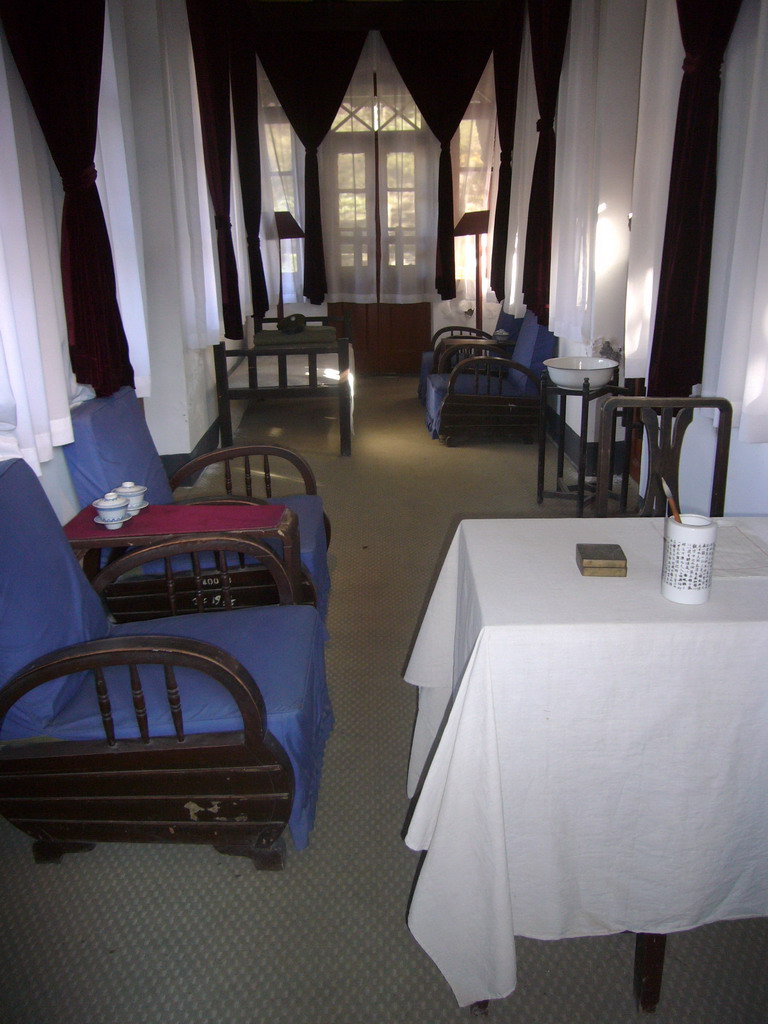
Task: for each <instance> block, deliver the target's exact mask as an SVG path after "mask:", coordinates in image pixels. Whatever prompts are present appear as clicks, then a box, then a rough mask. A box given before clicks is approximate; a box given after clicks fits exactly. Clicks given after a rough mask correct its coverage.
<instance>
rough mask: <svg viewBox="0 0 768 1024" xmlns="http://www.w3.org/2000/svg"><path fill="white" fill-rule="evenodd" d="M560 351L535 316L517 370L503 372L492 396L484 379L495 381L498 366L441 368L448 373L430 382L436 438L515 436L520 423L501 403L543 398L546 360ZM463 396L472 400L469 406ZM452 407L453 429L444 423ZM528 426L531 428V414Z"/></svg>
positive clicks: (429, 416) (518, 345)
mask: <svg viewBox="0 0 768 1024" xmlns="http://www.w3.org/2000/svg"><path fill="white" fill-rule="evenodd" d="M497 348H499V352H496V353H492V352H490V351H489V352H488V353H487V354H488V355H489V356H494V355H498V354H500V353H501V352H503V350H502V349H501V347H500V346H497ZM556 348H557V338H556V337H555V335H554V334H552V332H551V331H550V330H549V329H548V328H547V327H545V326H544V325H540V324H539V323H538V321H537V319H536V316H535V314H534V313H532V312H531V311H530V310H529V311H528V312H527V313H526V315H525V317H524V318H523V320H522V323H521V326H520V330H519V332H518V336H517V340H516V342H515V346H514V355H513V356H512V358H513V359H514V363H515V365H514V366H508V367H506V368H504V369H502V370H500V377H499V384H498V386H495V385H494V386H491V387H490V390H489V388H488V387H486V388H478V384H477V381H478V379H479V377H482V376H487V375H488V373H489V372H490V376H491V377H492V378H493V377H494V373H493V367H492V366H486V368H485V370H481V368H480V364H479V363H478V362H477V361H473V362H471V363H464V364H463V365H461V364H460V365H461V369H460V370H457V369H456V368H455V367H448V366H444V365H442V364H441V365H440V366H439V367H438V370H440V371H443V372H438V373H432V374H430V375H429V376H428V377H427V380H426V399H425V421H426V425H427V429H428V430H429V432H430V435H431V436H432V437H433V438H443V439H445V438H447V437H451V438H452V439H453V441H454V442H455V439H456V438H457V437H458V436H461V435H464V436H468V435H470V434H478V433H480V434H482V435H483V436H486V437H493V436H495V435H502V434H504V435H506V434H509V433H510V431H511V430H512V429H513V428H514V427H515V421H516V420H518V419H519V417H518V415H517V412H516V411H515V409H514V408H513V407H512V406H511V405H510V406H509V408H510V410H511V416H510V417H505V416H504V415H503V410H504V403H500V402H498V401H497V399H498V397H499V396H506V397H512V398H517V399H522V398H526V399H528V398H531V399H532V398H535V397H537V396H538V395H539V394H540V381H541V376H542V374H543V373H544V360H545V359H549V358H550V356H552V355H554V353H555V351H556ZM446 355H448V353H446ZM478 355H480V353H479V352H478ZM496 369H497V370H498V369H499V368H498V367H497V368H496ZM461 374H463V377H462V376H461ZM496 376H499V375H498V374H496ZM461 396H468V397H467V400H464V399H463V398H461ZM446 402H447V403H448V410H449V411H448V416H449V422H448V424H447V426H446V424H445V423H444V422H443V417H444V415H445V412H446ZM526 404H527V403H526ZM453 406H455V409H454V410H453V411H456V412H457V413H459V415H458V418H457V417H456V416H453V415H452V411H451V407H453ZM484 406H485V407H486V408H484ZM491 408H493V413H492V414H490V409H491ZM526 424H527V426H530V424H529V423H528V413H526ZM459 428H461V429H459Z"/></svg>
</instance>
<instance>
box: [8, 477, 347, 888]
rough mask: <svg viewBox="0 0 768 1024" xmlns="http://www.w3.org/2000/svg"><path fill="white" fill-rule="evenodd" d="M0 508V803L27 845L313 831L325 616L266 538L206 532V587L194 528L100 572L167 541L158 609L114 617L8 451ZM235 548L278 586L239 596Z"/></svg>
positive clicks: (304, 838)
mask: <svg viewBox="0 0 768 1024" xmlns="http://www.w3.org/2000/svg"><path fill="white" fill-rule="evenodd" d="M0 521H2V523H3V524H5V525H4V528H3V530H2V531H0V813H2V814H3V815H4V816H5V817H6V818H7V819H8V820H9V821H11V822H12V823H13V824H15V825H16V826H17V827H18V828H20V829H22V830H23V831H25V832H27V833H28V834H29V835H31V836H32V837H33V838H34V839H35V845H34V853H35V856H36V858H37V859H41V860H50V859H54V860H56V859H58V858H60V857H61V855H62V854H63V853H66V852H69V851H74V850H79V849H85V848H88V847H89V846H90V845H91V844H93V843H96V842H168V843H174V842H182V843H202V844H208V845H212V846H213V847H214V848H215V849H217V850H220V851H221V852H224V853H232V854H240V855H244V856H248V857H249V858H251V860H252V861H253V862H254V864H255V865H256V866H257V867H260V868H272V869H274V868H279V867H281V866H282V864H283V862H284V857H285V846H284V842H283V839H282V835H283V833H284V831H285V829H286V826H287V827H288V828H289V829H290V832H291V835H292V838H293V843H294V846H295V847H296V848H297V849H302V848H303V847H304V846H306V845H307V843H308V841H309V834H310V831H311V828H312V825H313V822H314V815H315V806H316V801H317V794H318V789H319V784H320V776H321V771H322V758H323V750H324V746H325V743H326V740H327V738H328V736H329V734H330V731H331V728H332V725H333V713H332V709H331V704H330V698H329V695H328V690H327V686H326V680H325V665H324V644H325V638H326V633H325V628H324V626H323V624H322V621H321V619H320V616H319V614H318V612H317V610H316V609H315V608H314V607H311V606H308V605H296V604H292V603H290V602H291V601H292V600H293V599H294V597H295V594H294V593H293V592H292V591H291V581H290V578H289V577H288V576H287V575H286V574H285V573H284V570H283V568H282V563H281V561H280V559H279V558H277V557H276V556H275V555H274V552H272V551H271V549H269V548H268V547H265V546H264V545H262V544H260V543H257V542H252V541H241V540H238V539H234V538H232V537H215V538H212V537H211V536H210V535H207V536H206V538H205V540H204V541H203V542H202V544H203V546H204V547H205V550H206V551H207V552H209V551H211V550H218V554H219V557H220V559H221V561H220V573H219V576H220V581H219V590H218V593H219V595H220V600H216V601H213V602H211V601H210V600H209V598H210V591H207V590H206V588H205V587H204V586H203V585H202V583H201V576H202V573H201V572H199V571H196V568H195V559H196V557H197V551H196V547H197V543H198V542H196V541H185V542H183V543H182V542H176V541H165V542H162V543H160V544H158V545H155V546H152V547H151V548H146V549H143V550H142V551H140V552H136V553H135V554H133V555H131V556H130V558H131V559H133V560H134V561H133V562H132V563H131V564H130V565H129V564H128V563H127V561H126V563H123V564H122V566H121V567H120V569H119V570H118V568H117V563H115V564H114V565H112V566H110V567H109V568H108V569H107V570H105V572H104V574H103V576H102V577H101V578H100V579H99V581H98V588H99V590H100V592H101V593H102V594H104V595H106V596H108V594H109V589H110V587H111V586H112V585H113V584H114V583H115V582H116V577H117V574H118V572H123V571H125V572H128V571H131V570H132V569H135V568H136V567H137V566H138V565H139V564H140V562H141V559H144V558H147V559H154V560H158V559H160V560H162V561H163V563H164V564H165V566H166V573H165V576H166V578H165V581H164V584H165V589H166V593H165V595H164V597H163V601H164V602H165V603H164V604H161V605H159V606H158V607H156V608H155V609H154V610H155V611H156V612H157V613H158V614H160V615H162V616H164V617H154V618H151V619H146V618H142V617H141V616H139V618H140V621H122V622H119V623H115V622H113V621H111V620H110V618H109V617H108V616H107V613H106V611H105V608H104V607H103V605H102V603H101V600H100V597H99V594H97V592H96V590H95V589H94V588H93V587H92V586H91V584H90V583H89V582H88V580H87V579H86V577H85V575H84V574H83V572H82V569H81V567H80V565H79V563H78V562H77V560H76V558H75V556H74V554H73V552H72V549H71V548H70V546H69V544H68V543H67V540H66V538H65V536H64V533H63V531H62V529H61V527H60V525H59V523H58V521H57V519H56V516H55V514H54V512H53V509H52V508H51V506H50V503H49V502H48V499H47V497H46V495H45V493H44V491H43V490H42V487H41V486H40V483H39V482H38V480H37V478H36V477H35V475H34V473H33V472H32V471H31V469H29V467H28V466H27V465H26V463H24V462H22V461H21V460H18V459H17V460H11V461H8V462H5V463H0ZM10 524H13V526H12V527H10ZM233 553H237V554H240V553H243V554H247V555H248V556H250V557H254V558H258V560H259V562H260V564H261V565H263V566H266V567H267V568H268V569H270V571H274V573H275V585H276V587H277V590H278V593H279V600H280V601H281V602H282V603H280V604H275V605H270V606H264V607H248V608H237V607H234V608H233V607H232V605H233V604H235V605H236V603H237V596H236V595H237V587H238V585H239V581H238V580H237V578H236V577H237V570H236V569H235V570H234V571H232V570H230V568H229V564H228V558H229V556H231V555H232V554H233ZM188 562H190V563H191V566H192V568H191V569H190V568H189V565H188ZM117 581H118V582H119V580H117ZM219 610H221V613H220V614H219ZM208 612H215V614H209V613H208Z"/></svg>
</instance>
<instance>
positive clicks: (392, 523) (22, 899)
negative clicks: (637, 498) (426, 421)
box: [0, 377, 768, 1024]
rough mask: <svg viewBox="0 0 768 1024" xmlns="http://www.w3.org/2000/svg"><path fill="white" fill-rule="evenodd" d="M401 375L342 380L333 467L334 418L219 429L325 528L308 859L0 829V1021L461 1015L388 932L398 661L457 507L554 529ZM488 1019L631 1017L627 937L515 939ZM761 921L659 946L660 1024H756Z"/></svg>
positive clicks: (318, 1023) (502, 1023) (429, 1022)
mask: <svg viewBox="0 0 768 1024" xmlns="http://www.w3.org/2000/svg"><path fill="white" fill-rule="evenodd" d="M415 392H416V382H415V379H411V378H386V377H385V378H377V379H369V380H363V381H361V382H359V384H358V393H357V397H356V416H355V427H356V433H355V437H354V441H353V455H352V457H351V458H349V459H342V458H340V457H339V455H338V432H337V425H336V420H335V415H334V409H333V407H332V405H331V404H330V403H329V404H327V405H326V403H324V402H322V401H319V402H308V403H306V404H305V405H304V406H302V405H300V404H299V405H297V404H296V403H274V404H271V403H270V404H268V403H262V404H259V405H255V406H252V407H251V408H250V409H249V411H248V412H247V414H246V416H245V418H244V420H243V423H242V424H241V428H240V431H239V435H238V439H239V440H243V441H247V440H249V439H253V440H256V439H267V438H270V439H274V440H275V441H277V442H278V443H284V444H287V445H290V446H291V447H294V448H297V449H299V450H300V451H302V452H304V454H305V455H306V456H307V457H308V458H309V460H310V462H311V464H312V465H313V468H314V469H315V472H316V474H317V477H318V481H319V485H320V490H321V493H322V495H323V498H324V500H325V505H326V508H327V510H328V514H329V516H330V518H331V521H332V524H333V539H332V544H331V570H332V584H333V590H332V594H331V608H330V613H329V628H330V633H331V640H330V642H329V644H328V648H327V658H328V673H329V683H330V686H331V689H332V696H333V700H334V704H335V710H336V716H337V725H336V729H335V731H334V734H333V736H332V737H331V741H330V744H329V747H328V750H327V756H326V765H325V772H324V778H323V787H322V793H321V800H320V806H319V812H318V821H317V825H316V828H315V831H314V833H313V836H312V840H311V843H310V846H309V848H308V849H307V850H306V851H304V852H303V853H301V854H297V853H295V851H290V853H289V859H288V864H287V867H286V870H285V871H284V872H283V873H281V874H269V873H257V872H255V871H254V870H253V868H252V867H251V865H250V863H249V862H248V861H246V860H241V859H239V858H232V857H224V856H221V855H219V854H216V853H215V852H213V851H212V850H208V849H204V848H194V847H187V848H183V847H178V848H173V847H166V846H127V845H126V846H123V845H109V844H104V845H102V846H101V847H98V848H97V849H96V850H94V851H93V852H91V853H87V854H79V855H70V856H69V857H65V858H64V860H63V861H62V863H61V864H60V865H35V864H34V863H33V861H32V857H31V854H30V840H29V839H27V838H26V837H25V836H24V835H22V834H21V833H20V832H18V831H16V830H15V829H13V828H12V827H11V826H9V825H7V824H6V823H5V822H2V821H0V878H1V879H2V881H1V882H0V886H1V887H2V897H3V898H2V900H1V901H0V961H1V963H2V967H1V968H0V1024H405V1022H413V1024H442V1022H455V1021H461V1020H467V1019H468V1018H469V1011H468V1010H466V1009H465V1010H461V1009H459V1007H458V1006H457V1005H456V1002H455V1000H454V998H453V995H452V993H451V991H450V989H449V988H448V986H447V984H446V983H445V982H444V980H443V979H442V977H441V975H440V974H439V972H438V971H437V969H436V968H435V967H434V965H433V964H432V962H431V961H430V960H429V958H428V957H427V956H426V955H425V954H424V953H423V952H422V950H421V949H420V947H419V946H418V945H416V943H415V942H414V941H413V939H412V938H411V936H410V933H409V932H408V929H407V926H406V921H405V915H406V908H407V902H408V896H409V890H410V886H411V883H412V880H413V877H414V873H415V871H416V867H417V864H418V855H417V854H415V853H413V852H412V851H410V850H408V849H407V848H406V847H405V845H404V843H403V841H402V839H401V829H402V826H403V822H404V819H405V816H406V813H407V809H408V805H407V800H406V796H405V771H406V764H407V758H408V749H409V742H410V730H411V727H412V723H413V718H414V713H415V696H416V695H415V693H414V692H413V690H412V688H411V687H410V686H408V685H407V684H405V683H404V682H403V681H402V678H401V671H402V667H403V664H404V661H405V659H406V656H407V652H408V648H409V644H410V643H411V640H412V638H413V634H414V630H415V628H416V624H417V622H418V619H419V615H420V612H421V609H422V606H423V603H424V600H425V598H426V596H427V593H428V590H429V585H430V580H431V577H432V575H433V573H434V571H435V570H436V568H437V566H438V564H439V560H440V555H441V551H442V550H443V547H444V545H445V544H446V542H447V541H448V539H449V537H450V535H451V532H452V528H453V526H454V524H455V523H456V522H457V521H458V520H459V519H461V518H466V517H468V516H478V517H482V516H507V515H508V516H518V517H519V516H536V515H546V516H564V515H571V514H572V513H573V505H572V504H571V503H569V502H557V501H552V500H549V501H547V502H545V503H544V504H543V505H542V506H538V505H537V504H536V500H535V488H536V482H535V481H536V452H535V449H534V448H533V447H532V446H525V445H518V444H509V443H502V444H473V445H471V446H467V447H459V448H453V449H448V448H445V447H444V446H442V445H440V444H439V443H438V442H436V441H431V440H430V439H429V437H428V435H427V432H426V430H425V429H424V427H423V422H422V411H421V407H420V406H419V405H418V402H417V400H416V397H415ZM518 946H519V949H518V952H519V979H520V980H519V985H518V989H517V991H516V992H515V993H513V995H511V996H510V997H509V998H508V999H506V1000H503V1001H500V1002H498V1003H494V1004H493V1005H492V1008H491V1018H490V1019H491V1020H495V1021H497V1022H499V1024H506V1022H521V1024H522V1022H525V1024H577V1022H584V1024H629V1022H631V1021H637V1019H638V1015H637V1013H636V1011H635V1009H634V1004H633V999H632V956H633V938H632V936H629V935H616V936H608V937H601V938H589V939H572V940H566V941H561V942H536V941H532V940H524V939H521V940H520V941H519V944H518ZM767 951H768V921H765V920H759V921H746V922H731V923H726V924H719V925H713V926H709V927H706V928H701V929H698V930H697V931H695V932H691V933H687V934H684V935H676V936H672V937H671V938H670V940H669V943H668V952H667V967H666V974H665V984H664V990H663V993H662V1000H661V1004H660V1006H659V1010H658V1011H657V1013H656V1015H655V1018H654V1019H655V1020H656V1021H657V1022H659V1024H765V1022H766V1021H768V973H767V972H766V970H765V963H766V952H767Z"/></svg>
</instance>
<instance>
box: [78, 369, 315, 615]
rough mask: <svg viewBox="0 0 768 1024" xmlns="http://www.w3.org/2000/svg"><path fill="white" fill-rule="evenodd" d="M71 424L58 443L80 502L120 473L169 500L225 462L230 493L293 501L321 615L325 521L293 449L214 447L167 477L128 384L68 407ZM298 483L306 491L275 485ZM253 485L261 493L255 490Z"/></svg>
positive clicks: (155, 498) (149, 494) (155, 501)
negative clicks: (67, 440) (70, 437)
mask: <svg viewBox="0 0 768 1024" xmlns="http://www.w3.org/2000/svg"><path fill="white" fill-rule="evenodd" d="M72 429H73V432H74V441H73V443H72V444H68V445H65V446H64V455H65V457H66V460H67V465H68V466H69V471H70V475H71V477H72V483H73V485H74V488H75V492H76V494H77V498H78V501H79V502H80V505H81V507H82V508H85V507H86V506H87V505H89V504H90V503H91V502H92V501H94V500H95V499H96V498H99V497H101V496H102V495H103V494H105V493H106V492H107V491H109V490H111V489H113V488H114V487H117V486H119V485H120V484H121V483H122V482H123V481H125V480H132V481H135V482H136V483H141V484H145V485H146V487H147V491H146V494H145V499H146V500H147V501H148V502H149V503H150V504H152V505H170V504H173V502H174V492H175V490H176V488H177V487H180V486H182V485H183V484H184V482H185V481H187V480H192V479H194V478H195V477H196V476H197V474H199V473H200V472H202V471H204V470H206V469H208V468H209V467H210V466H212V465H214V464H218V465H220V466H223V470H224V471H223V474H222V480H221V487H222V491H223V492H225V493H226V496H227V497H228V498H233V497H234V498H236V499H238V500H248V501H255V500H258V501H264V502H266V503H268V504H280V505H286V506H288V508H291V509H293V511H294V512H295V513H296V515H297V516H298V520H299V534H300V540H301V557H302V562H303V564H304V566H305V568H306V571H307V573H308V574H309V576H310V577H311V580H312V583H313V586H314V590H315V592H316V595H317V606H318V608H319V609H320V612H321V614H322V615H323V618H325V615H326V611H327V607H328V598H329V594H330V587H331V579H330V572H329V569H328V556H327V548H328V542H329V539H330V524H329V522H328V518H327V516H326V515H325V511H324V509H323V501H322V498H321V497H320V496H319V495H318V493H317V483H316V480H315V476H314V473H313V472H312V469H311V468H310V466H309V465H308V464H307V462H306V461H305V460H304V459H303V458H302V456H301V455H299V454H298V453H297V452H294V451H292V450H291V449H289V448H281V447H277V446H275V445H243V446H239V447H234V448H223V449H218V450H217V451H214V452H210V453H209V454H207V455H201V456H199V457H198V458H196V459H192V460H191V461H190V462H187V463H186V464H185V465H184V466H182V467H181V468H180V469H178V470H177V471H176V472H175V473H174V474H173V476H172V477H171V479H170V481H169V479H168V476H167V474H166V472H165V469H164V467H163V463H162V460H161V459H160V456H159V454H158V452H157V448H156V447H155V443H154V441H153V440H152V435H151V434H150V432H149V428H148V427H147V424H146V420H145V419H144V415H143V412H142V410H141V406H140V405H139V401H138V399H137V397H136V392H135V391H134V390H133V388H130V387H123V388H121V389H120V390H119V391H117V392H115V394H113V395H110V396H109V397H108V398H94V399H91V400H90V401H87V402H83V403H82V405H79V406H77V407H76V408H74V409H73V410H72ZM280 478H285V479H286V480H287V481H288V487H287V488H286V487H285V486H283V487H282V488H281V487H278V486H277V484H278V480H279V479H280ZM297 485H300V486H301V487H302V489H303V490H304V492H305V493H303V494H302V493H298V494H296V493H288V494H281V493H279V492H280V490H281V489H282V490H285V489H288V490H293V489H294V488H296V486H297ZM259 488H260V489H261V496H259V495H258V494H257V493H255V492H256V491H257V490H258V489H259ZM275 492H276V493H275ZM238 496H242V497H238ZM194 500H195V501H196V502H200V501H201V500H205V499H199V498H197V499H194ZM214 500H220V499H214Z"/></svg>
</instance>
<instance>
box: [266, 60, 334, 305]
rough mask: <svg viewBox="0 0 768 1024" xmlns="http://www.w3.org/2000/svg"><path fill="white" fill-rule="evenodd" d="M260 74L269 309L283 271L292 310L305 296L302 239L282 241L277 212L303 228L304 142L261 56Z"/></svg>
mask: <svg viewBox="0 0 768 1024" xmlns="http://www.w3.org/2000/svg"><path fill="white" fill-rule="evenodd" d="M258 76H259V77H258V82H259V104H260V107H261V117H260V119H259V133H260V135H259V142H260V153H261V183H262V184H261V258H262V261H263V264H264V276H265V278H266V282H267V292H268V294H269V303H270V309H271V311H274V308H275V307H276V306H277V298H278V295H279V292H280V278H281V274H282V284H283V303H284V304H285V307H286V308H285V312H286V313H289V312H290V309H289V308H288V307H289V306H291V305H293V304H301V303H303V301H304V299H303V295H302V293H303V290H304V243H303V241H302V240H301V239H298V238H293V239H284V240H283V243H282V246H281V245H280V244H279V241H278V238H277V233H276V228H275V212H277V211H285V212H287V213H290V214H292V215H293V218H294V220H295V221H296V223H297V224H298V225H299V227H300V228H301V229H302V230H303V229H304V209H303V204H304V147H303V146H302V144H301V141H300V140H299V138H298V136H297V135H296V133H295V132H294V130H293V128H291V125H290V122H289V121H288V117H287V115H286V113H285V111H284V110H283V108H282V106H281V104H280V101H279V100H278V98H277V96H276V95H275V91H274V89H273V88H272V85H271V84H270V81H269V79H268V78H267V75H266V72H265V71H264V68H263V67H262V65H261V61H259V62H258ZM321 152H322V150H321ZM321 177H322V170H321ZM321 185H322V182H321ZM281 253H282V267H281Z"/></svg>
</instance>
